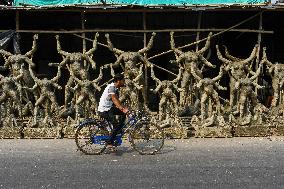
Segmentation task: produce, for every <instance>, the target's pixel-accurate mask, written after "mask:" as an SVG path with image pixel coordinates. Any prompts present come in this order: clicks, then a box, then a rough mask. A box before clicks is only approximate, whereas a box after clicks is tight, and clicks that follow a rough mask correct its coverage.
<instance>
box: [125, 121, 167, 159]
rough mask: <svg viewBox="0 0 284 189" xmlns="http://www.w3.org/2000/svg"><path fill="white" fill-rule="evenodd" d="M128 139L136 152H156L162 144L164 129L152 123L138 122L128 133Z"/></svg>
mask: <svg viewBox="0 0 284 189" xmlns="http://www.w3.org/2000/svg"><path fill="white" fill-rule="evenodd" d="M129 137H130V138H129V141H130V143H131V145H132V147H133V148H134V150H136V151H137V152H139V153H140V154H142V155H145V154H149V155H152V154H156V153H157V152H159V151H160V150H161V149H162V147H163V145H164V140H165V137H164V131H163V130H162V129H161V128H160V127H159V126H158V125H156V124H153V123H138V125H137V126H136V127H135V129H134V130H133V131H132V132H131V133H130V134H129Z"/></svg>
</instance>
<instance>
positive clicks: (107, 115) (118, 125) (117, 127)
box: [99, 107, 126, 145]
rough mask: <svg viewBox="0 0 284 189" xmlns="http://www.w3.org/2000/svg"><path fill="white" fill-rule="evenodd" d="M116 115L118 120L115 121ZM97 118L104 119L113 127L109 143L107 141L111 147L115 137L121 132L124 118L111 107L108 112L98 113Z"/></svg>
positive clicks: (122, 114)
mask: <svg viewBox="0 0 284 189" xmlns="http://www.w3.org/2000/svg"><path fill="white" fill-rule="evenodd" d="M116 115H119V120H117V119H116V117H115V116H116ZM99 116H100V117H102V118H104V119H106V120H107V121H108V122H109V123H111V124H112V125H113V130H112V133H111V136H110V139H109V141H107V143H108V144H112V145H113V142H114V140H115V137H116V135H117V134H119V133H120V132H121V129H122V127H123V125H124V121H125V118H126V116H125V114H124V113H123V112H121V111H120V110H119V109H118V108H116V107H112V108H111V109H110V110H109V111H105V112H99Z"/></svg>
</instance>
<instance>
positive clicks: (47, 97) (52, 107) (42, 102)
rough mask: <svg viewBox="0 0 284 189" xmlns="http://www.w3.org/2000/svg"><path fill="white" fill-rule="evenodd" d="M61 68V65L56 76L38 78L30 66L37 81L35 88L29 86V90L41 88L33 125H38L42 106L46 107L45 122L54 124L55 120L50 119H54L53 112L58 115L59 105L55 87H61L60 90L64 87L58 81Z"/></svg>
mask: <svg viewBox="0 0 284 189" xmlns="http://www.w3.org/2000/svg"><path fill="white" fill-rule="evenodd" d="M60 68H61V67H60V66H59V67H58V70H57V75H56V76H55V77H54V78H52V79H50V80H49V79H47V78H44V79H38V78H37V77H36V76H35V75H34V73H33V70H32V68H31V66H30V67H29V70H30V72H31V76H32V78H33V79H34V81H35V85H34V86H33V88H29V90H36V89H37V88H38V89H39V90H40V97H39V99H38V100H37V101H36V103H35V108H34V121H33V126H37V125H38V113H39V109H40V106H43V107H44V109H45V115H44V120H43V123H47V124H49V125H51V126H54V125H53V121H50V120H54V116H52V113H54V114H55V116H58V110H59V106H58V103H57V100H56V95H55V93H54V89H59V90H61V89H62V87H61V86H59V85H58V84H57V83H56V82H57V81H58V79H59V78H60V77H61V70H60Z"/></svg>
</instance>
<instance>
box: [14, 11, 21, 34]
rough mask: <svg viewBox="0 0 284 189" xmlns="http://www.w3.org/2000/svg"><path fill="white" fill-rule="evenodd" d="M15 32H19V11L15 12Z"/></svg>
mask: <svg viewBox="0 0 284 189" xmlns="http://www.w3.org/2000/svg"><path fill="white" fill-rule="evenodd" d="M15 19H16V20H15V21H16V32H19V30H20V16H19V11H18V10H17V11H16V18H15Z"/></svg>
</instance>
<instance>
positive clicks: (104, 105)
mask: <svg viewBox="0 0 284 189" xmlns="http://www.w3.org/2000/svg"><path fill="white" fill-rule="evenodd" d="M111 94H118V89H117V88H116V87H115V85H114V83H111V84H108V85H107V87H106V88H105V90H104V92H103V94H102V96H101V98H100V102H99V107H98V111H99V112H106V111H109V110H110V109H111V107H112V106H113V102H112V100H111Z"/></svg>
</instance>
